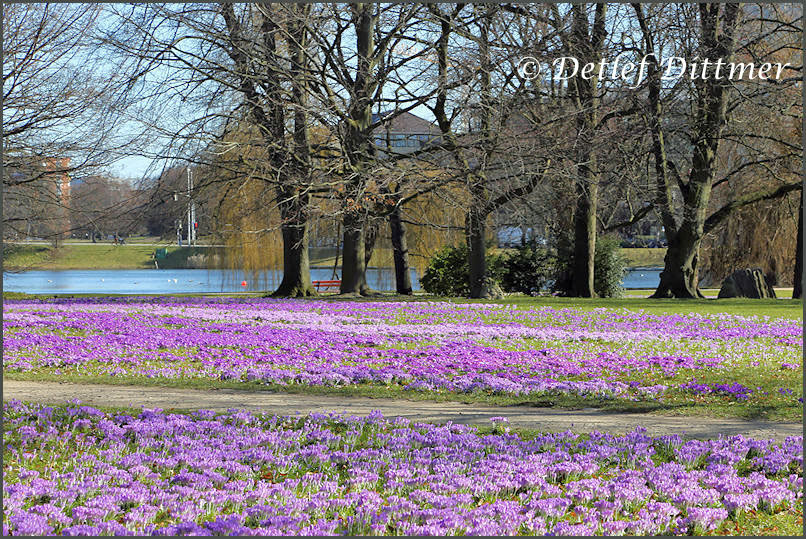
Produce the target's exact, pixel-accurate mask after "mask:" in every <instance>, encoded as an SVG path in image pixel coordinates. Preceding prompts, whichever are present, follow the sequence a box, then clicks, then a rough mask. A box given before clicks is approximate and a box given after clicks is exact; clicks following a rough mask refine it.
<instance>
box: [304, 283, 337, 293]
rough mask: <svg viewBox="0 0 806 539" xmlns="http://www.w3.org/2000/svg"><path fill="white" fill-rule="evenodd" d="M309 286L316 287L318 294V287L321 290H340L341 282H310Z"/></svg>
mask: <svg viewBox="0 0 806 539" xmlns="http://www.w3.org/2000/svg"><path fill="white" fill-rule="evenodd" d="M311 284H312V285H314V286H315V287H316V291H317V292H318V291H319V289H320V287H321V288H334V287H335V288H340V287H341V281H311Z"/></svg>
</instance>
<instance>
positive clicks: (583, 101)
mask: <svg viewBox="0 0 806 539" xmlns="http://www.w3.org/2000/svg"><path fill="white" fill-rule="evenodd" d="M572 12H573V25H572V31H571V35H570V37H569V39H568V45H569V47H568V48H569V49H570V51H571V52H572V53H573V54H574V55H575V56H577V57H580V58H584V60H585V61H586V62H592V63H596V62H598V61H599V60H600V59H601V57H602V50H603V48H604V38H605V36H606V35H607V33H606V31H605V28H604V24H605V16H606V14H607V5H606V4H597V5H596V13H595V15H594V21H593V26H591V27H590V32H589V28H588V26H589V22H588V6H587V4H576V5H574V6H573V7H572ZM598 86H599V80H598V77H596V76H594V77H592V78H591V79H586V78H585V77H581V76H575V77H573V79H572V80H571V84H570V85H569V89H571V88H572V89H573V92H574V104H575V108H576V111H575V112H576V115H577V119H576V137H577V142H576V143H577V145H578V148H579V149H578V151H577V155H576V167H577V185H576V208H575V211H574V265H573V270H572V272H573V275H572V281H571V295H572V296H577V297H583V298H593V297H596V291H595V290H594V288H593V270H594V255H595V251H596V206H597V202H598V197H599V187H598V178H597V173H596V170H595V168H596V165H595V164H594V161H593V160H594V154H593V148H594V140H593V134H594V131H595V130H596V129H597V128H598V121H599V119H598V108H599V98H598V96H597V92H598V91H599V88H598Z"/></svg>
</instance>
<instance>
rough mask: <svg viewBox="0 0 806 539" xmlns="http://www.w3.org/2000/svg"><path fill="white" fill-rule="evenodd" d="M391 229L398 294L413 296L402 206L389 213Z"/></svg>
mask: <svg viewBox="0 0 806 539" xmlns="http://www.w3.org/2000/svg"><path fill="white" fill-rule="evenodd" d="M389 230H390V232H391V234H392V256H393V257H394V260H395V289H396V290H397V293H398V294H403V295H406V296H411V295H412V294H413V292H412V287H411V273H410V272H409V246H408V241H407V240H406V225H405V224H404V223H403V221H402V219H401V218H400V208H395V210H394V211H393V212H392V213H391V214H389Z"/></svg>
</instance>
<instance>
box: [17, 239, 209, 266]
mask: <svg viewBox="0 0 806 539" xmlns="http://www.w3.org/2000/svg"><path fill="white" fill-rule="evenodd" d="M3 248H4V253H3V267H4V268H5V269H6V270H11V271H24V270H73V269H154V268H155V266H154V251H155V249H157V247H154V246H151V245H138V244H137V243H132V244H129V243H126V244H124V245H113V244H110V243H106V242H104V243H96V244H93V243H89V242H86V243H82V244H67V245H62V246H60V247H59V248H57V249H54V248H53V247H52V246H50V245H31V244H27V245H23V244H4V245H3ZM164 249H166V251H167V257H166V258H163V259H159V260H157V262H158V263H159V266H160V268H162V269H176V268H184V267H186V261H187V258H188V257H189V256H191V255H194V254H207V253H210V252H212V251H213V248H196V247H179V246H177V245H170V246H166V247H164Z"/></svg>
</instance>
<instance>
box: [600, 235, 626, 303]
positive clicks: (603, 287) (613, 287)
mask: <svg viewBox="0 0 806 539" xmlns="http://www.w3.org/2000/svg"><path fill="white" fill-rule="evenodd" d="M620 243H621V242H620V241H619V238H618V236H599V237H598V238H597V239H596V254H595V255H594V258H593V266H594V268H593V289H594V290H596V293H597V294H599V297H602V298H618V297H621V296H622V295H623V294H624V287H623V286H622V285H621V283H622V282H623V281H624V276H625V275H626V274H627V257H625V256H624V255H623V254H621V249H620V246H621V245H620Z"/></svg>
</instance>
